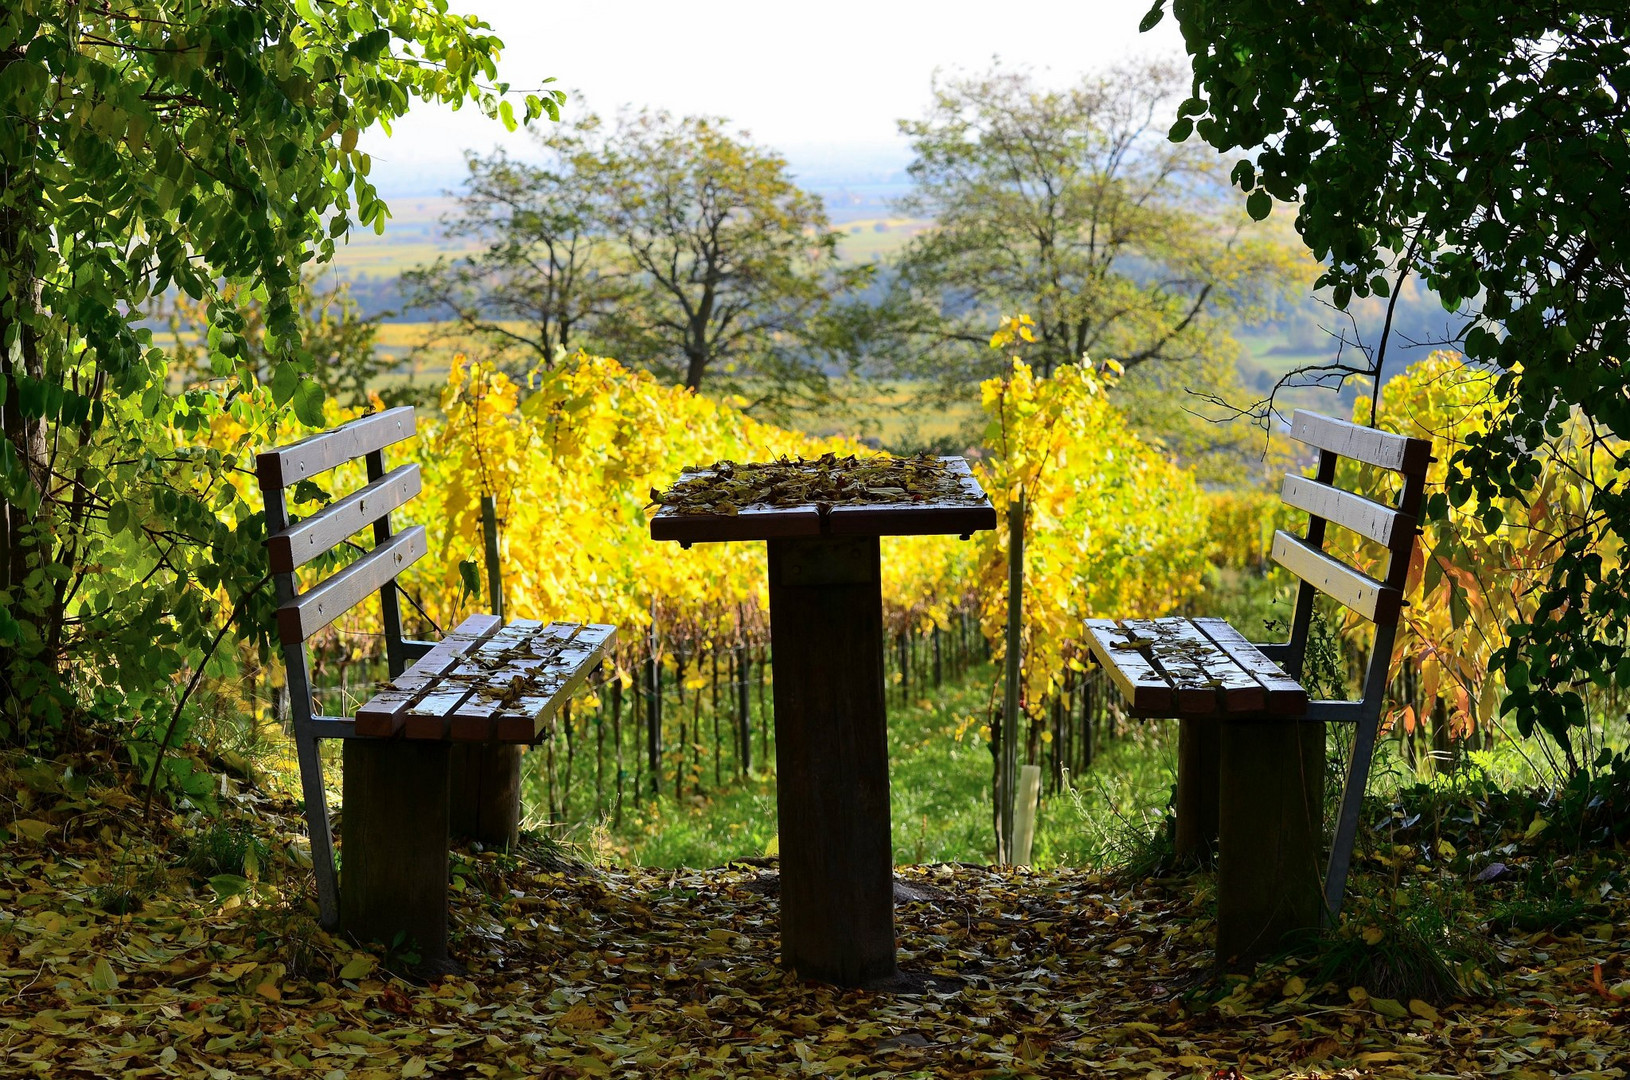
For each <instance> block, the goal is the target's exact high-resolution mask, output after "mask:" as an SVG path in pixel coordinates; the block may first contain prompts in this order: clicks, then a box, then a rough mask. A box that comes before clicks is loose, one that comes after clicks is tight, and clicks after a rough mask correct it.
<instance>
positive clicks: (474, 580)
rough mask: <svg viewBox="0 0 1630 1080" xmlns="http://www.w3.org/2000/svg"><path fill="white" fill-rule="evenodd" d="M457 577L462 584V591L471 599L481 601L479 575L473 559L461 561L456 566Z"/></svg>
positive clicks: (478, 569)
mask: <svg viewBox="0 0 1630 1080" xmlns="http://www.w3.org/2000/svg"><path fill="white" fill-rule="evenodd" d="M458 576H459V578H460V579H461V580H462V581H463V582H464V591H465V593H466V594H468V595H469V596H470V597H471V599H474V600H480V599H481V574H480V568H479V567H477V566H476V564H475V560H473V559H461V560H459V564H458Z"/></svg>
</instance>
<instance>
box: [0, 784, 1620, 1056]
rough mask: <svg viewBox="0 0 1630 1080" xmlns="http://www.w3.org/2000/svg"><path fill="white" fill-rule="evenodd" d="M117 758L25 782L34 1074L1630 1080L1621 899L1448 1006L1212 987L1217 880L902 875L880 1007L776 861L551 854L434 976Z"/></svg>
mask: <svg viewBox="0 0 1630 1080" xmlns="http://www.w3.org/2000/svg"><path fill="white" fill-rule="evenodd" d="M94 764H95V763H94V762H91V763H89V765H87V764H85V763H82V765H81V768H80V770H79V772H78V773H77V774H76V773H74V772H68V771H66V770H63V769H62V768H61V766H52V765H46V764H44V763H32V764H28V765H26V766H23V767H19V762H18V761H17V760H16V759H12V760H11V761H10V762H9V763H7V764H6V767H5V770H4V775H3V777H0V779H3V780H4V781H5V783H4V786H0V800H3V806H0V809H3V816H0V827H3V828H4V832H5V834H6V835H4V836H0V840H3V842H4V855H5V858H4V863H3V868H0V1074H3V1075H6V1076H26V1075H41V1076H51V1077H71V1076H79V1075H87V1076H97V1077H108V1076H187V1077H194V1076H209V1077H212V1078H225V1077H231V1076H258V1075H267V1076H273V1075H275V1076H309V1077H325V1078H327V1077H333V1078H338V1077H341V1076H354V1077H397V1076H406V1077H412V1076H431V1075H446V1076H488V1077H500V1076H514V1077H530V1076H546V1077H578V1076H641V1077H643V1076H698V1077H701V1076H773V1075H789V1076H809V1075H822V1074H825V1075H836V1076H933V1077H938V1076H989V1077H1003V1076H1032V1075H1036V1076H1061V1077H1062V1076H1070V1077H1075V1076H1099V1075H1103V1076H1123V1077H1136V1078H1150V1080H1165V1078H1169V1077H1205V1078H1217V1080H1223V1078H1227V1080H1234V1078H1237V1077H1250V1078H1257V1077H1274V1076H1304V1077H1312V1076H1326V1077H1329V1076H1338V1075H1340V1076H1407V1077H1423V1076H1489V1075H1501V1074H1504V1075H1508V1076H1512V1077H1553V1076H1575V1077H1622V1076H1625V1075H1626V1061H1627V1058H1626V1055H1627V1053H1630V1033H1627V1024H1630V1009H1627V1008H1626V994H1630V987H1627V986H1625V985H1621V984H1623V983H1624V980H1626V979H1630V971H1627V970H1626V958H1625V952H1624V948H1625V939H1626V937H1627V936H1630V910H1627V905H1626V904H1625V903H1624V901H1623V899H1622V897H1619V896H1617V895H1616V894H1615V895H1613V896H1610V897H1609V898H1608V900H1607V902H1606V904H1605V905H1604V906H1601V907H1598V908H1594V909H1592V910H1593V912H1594V914H1593V915H1592V916H1591V917H1592V918H1597V917H1599V918H1600V921H1597V922H1587V923H1586V924H1584V925H1579V926H1575V927H1571V928H1568V929H1566V930H1563V931H1556V932H1553V931H1541V932H1538V933H1526V932H1517V931H1512V932H1510V933H1507V934H1503V935H1500V934H1496V935H1494V936H1492V937H1491V938H1490V939H1489V945H1490V948H1491V951H1492V953H1493V954H1494V955H1495V956H1496V957H1497V958H1498V960H1499V961H1500V962H1501V963H1502V964H1503V965H1504V967H1503V972H1502V974H1501V975H1500V976H1499V980H1498V988H1497V990H1496V991H1495V992H1494V993H1493V994H1491V995H1489V996H1487V997H1485V998H1482V999H1478V1000H1462V1001H1446V1002H1443V1003H1440V1004H1438V1005H1436V1006H1434V1005H1432V1004H1429V1003H1428V1002H1426V1001H1424V1000H1413V1001H1401V1000H1392V999H1388V998H1382V997H1379V996H1373V997H1372V996H1370V995H1369V994H1368V993H1367V992H1366V988H1363V987H1357V986H1347V985H1340V984H1338V983H1337V982H1328V983H1325V984H1322V985H1312V984H1311V982H1310V981H1309V977H1308V972H1309V971H1311V970H1313V969H1312V968H1311V967H1309V966H1308V965H1307V964H1306V963H1305V962H1298V961H1289V960H1287V961H1285V962H1283V963H1281V964H1279V965H1275V966H1270V967H1267V968H1264V969H1262V970H1260V971H1259V972H1258V973H1257V974H1256V975H1255V976H1254V977H1253V978H1251V979H1243V978H1235V979H1227V978H1224V979H1219V978H1216V977H1215V976H1214V975H1213V973H1212V956H1211V953H1210V951H1209V949H1208V941H1209V939H1210V936H1211V932H1212V923H1211V921H1210V918H1209V917H1208V915H1207V901H1208V895H1209V885H1208V883H1207V879H1206V878H1204V877H1194V878H1174V879H1169V880H1164V881H1156V882H1141V883H1117V882H1116V880H1115V879H1113V878H1110V877H1106V876H1104V875H1101V874H1097V873H1087V872H1080V871H1057V872H1048V873H1045V874H1032V873H1026V872H1023V871H993V870H990V869H987V868H981V867H975V866H968V865H961V864H942V865H934V866H925V867H911V868H902V869H901V870H900V871H899V881H900V885H899V887H898V888H897V894H898V895H897V905H896V912H897V921H898V926H899V936H900V959H901V963H902V967H903V968H904V969H905V970H906V971H908V972H912V973H915V974H917V975H918V976H923V977H924V978H921V979H920V980H919V983H920V989H919V991H918V992H915V993H878V992H858V991H841V990H836V989H833V988H830V987H826V986H822V985H817V984H813V983H806V982H801V981H799V980H797V979H795V978H793V977H791V976H789V975H787V974H786V973H784V972H783V971H782V970H781V969H780V968H779V966H778V964H777V948H778V945H777V933H776V911H777V900H776V888H775V878H774V874H773V870H774V867H773V864H772V863H762V862H760V863H754V864H743V863H738V864H733V865H731V866H728V867H725V868H720V869H713V870H704V871H651V870H638V869H624V870H608V869H603V868H590V867H583V866H577V865H572V864H569V863H566V862H563V861H562V860H560V859H559V858H557V857H555V855H554V853H552V852H551V851H549V849H547V848H546V847H543V846H542V845H537V844H532V845H523V846H525V847H526V848H527V850H528V851H531V852H533V853H534V855H535V856H536V857H528V856H526V855H524V854H523V855H520V856H510V855H500V854H495V853H482V854H471V853H458V854H456V855H455V872H456V878H455V887H456V889H457V890H458V891H457V892H456V893H455V900H454V903H455V909H456V910H455V926H456V936H455V939H454V951H455V953H456V954H457V955H458V956H460V957H461V958H462V959H463V960H464V961H465V962H466V963H467V964H468V968H469V970H468V974H467V975H465V976H462V977H448V978H442V979H440V980H438V981H436V982H433V983H429V984H425V983H421V982H418V981H415V980H413V979H411V978H406V977H403V976H402V975H399V974H392V972H393V971H398V972H407V971H408V970H409V968H410V966H411V956H408V955H402V954H393V953H391V952H389V951H388V950H385V949H381V948H367V949H364V948H359V947H357V946H355V945H353V944H351V943H349V942H345V941H343V940H340V939H338V938H336V937H332V936H329V935H327V934H324V933H321V932H320V931H318V930H316V928H315V927H314V925H313V922H312V919H311V916H310V913H309V905H308V902H307V901H306V899H305V895H306V893H307V892H308V891H309V873H308V872H307V871H305V870H304V869H303V863H305V862H306V861H308V860H307V859H306V857H305V855H304V849H303V841H302V840H301V839H300V833H301V829H300V822H299V819H298V818H297V817H295V816H294V815H293V814H292V813H291V812H290V811H291V808H290V807H288V806H286V805H277V804H274V803H273V802H272V801H270V800H268V799H266V798H264V797H262V796H260V795H259V794H257V793H255V792H254V791H253V790H252V789H248V788H246V787H244V786H242V785H237V784H234V783H233V782H232V781H230V780H225V781H223V784H224V787H225V791H224V792H223V794H222V795H221V796H220V797H219V804H220V808H219V811H218V813H217V814H216V815H215V817H214V818H213V819H210V818H206V817H205V816H203V815H188V816H182V815H178V814H175V813H173V812H170V811H162V812H160V813H158V814H157V815H156V819H157V820H156V822H155V824H153V825H147V824H144V822H143V820H142V818H141V817H140V813H139V811H140V802H139V798H138V797H137V796H135V795H133V794H131V791H130V789H129V788H127V787H124V786H121V785H120V784H119V783H118V782H117V780H118V776H117V774H116V773H115V772H113V770H111V769H107V770H105V771H103V772H100V773H98V772H97V771H96V770H95V768H94ZM87 768H89V769H90V771H89V777H88V779H87V778H86V777H87V774H86V769H87ZM222 820H226V821H228V822H237V823H238V824H237V825H230V824H229V825H227V826H225V827H223V826H222V825H221V824H219V823H220V821H222ZM245 856H247V857H246V858H245ZM234 859H236V860H239V863H238V865H235V866H231V867H227V866H226V865H225V864H226V863H228V862H231V861H232V860H234ZM1513 861H1514V860H1513ZM110 909H111V910H110ZM121 909H126V910H125V913H124V914H118V913H117V912H118V911H120V910H121ZM1377 932H1380V931H1377ZM1298 963H1300V964H1301V965H1302V966H1300V967H1298V966H1295V965H1296V964H1298Z"/></svg>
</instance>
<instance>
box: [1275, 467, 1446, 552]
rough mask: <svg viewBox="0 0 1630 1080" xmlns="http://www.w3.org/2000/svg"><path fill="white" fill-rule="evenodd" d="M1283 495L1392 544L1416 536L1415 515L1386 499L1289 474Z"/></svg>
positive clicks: (1291, 503) (1310, 510)
mask: <svg viewBox="0 0 1630 1080" xmlns="http://www.w3.org/2000/svg"><path fill="white" fill-rule="evenodd" d="M1280 498H1281V499H1283V500H1284V502H1285V505H1287V506H1294V507H1295V508H1296V509H1298V510H1306V511H1307V512H1308V513H1310V514H1313V515H1314V516H1316V517H1322V518H1324V519H1325V520H1326V521H1333V522H1335V523H1336V524H1337V525H1340V526H1341V527H1342V528H1344V529H1351V530H1352V531H1353V532H1356V533H1358V534H1359V535H1360V536H1363V537H1365V538H1367V539H1370V540H1374V541H1375V542H1376V543H1378V544H1383V545H1385V546H1387V547H1390V548H1407V547H1408V546H1409V544H1410V543H1411V542H1413V540H1414V529H1415V519H1414V518H1412V517H1410V516H1408V515H1407V514H1403V513H1400V512H1399V511H1397V510H1395V509H1393V508H1392V507H1390V506H1387V505H1386V504H1384V503H1378V502H1375V501H1374V500H1372V499H1366V498H1365V497H1364V496H1362V495H1357V494H1354V493H1353V492H1351V491H1343V490H1342V489H1341V488H1338V487H1331V486H1330V485H1328V484H1321V483H1319V482H1318V481H1317V480H1313V479H1310V478H1309V477H1306V476H1296V475H1287V476H1286V477H1285V482H1284V486H1283V487H1282V488H1281V489H1280Z"/></svg>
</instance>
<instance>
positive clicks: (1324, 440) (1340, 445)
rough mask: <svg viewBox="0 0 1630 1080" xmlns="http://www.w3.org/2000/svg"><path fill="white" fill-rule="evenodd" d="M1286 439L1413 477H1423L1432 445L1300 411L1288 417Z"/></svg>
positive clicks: (1429, 461) (1422, 440)
mask: <svg viewBox="0 0 1630 1080" xmlns="http://www.w3.org/2000/svg"><path fill="white" fill-rule="evenodd" d="M1290 436H1291V438H1293V439H1295V440H1297V441H1298V442H1303V443H1306V444H1307V445H1309V446H1316V447H1318V448H1319V449H1320V450H1329V451H1330V452H1331V453H1333V454H1336V455H1338V456H1340V457H1344V458H1352V459H1353V460H1355V461H1362V462H1364V463H1365V464H1368V465H1379V466H1380V467H1381V468H1383V469H1391V470H1393V471H1394V472H1401V473H1407V474H1410V475H1413V476H1425V475H1426V467H1427V465H1428V464H1430V463H1431V460H1432V444H1431V443H1430V442H1428V441H1427V440H1426V439H1411V438H1409V437H1408V436H1405V435H1395V434H1393V433H1392V432H1390V431H1380V430H1377V429H1376V428H1370V427H1361V426H1360V425H1358V424H1354V423H1351V422H1349V421H1347V420H1337V419H1336V418H1335V417H1333V416H1323V415H1321V414H1319V413H1313V412H1307V411H1305V410H1303V409H1297V410H1296V412H1295V414H1293V415H1292V416H1291V420H1290Z"/></svg>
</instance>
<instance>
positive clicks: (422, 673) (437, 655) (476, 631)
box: [356, 614, 504, 738]
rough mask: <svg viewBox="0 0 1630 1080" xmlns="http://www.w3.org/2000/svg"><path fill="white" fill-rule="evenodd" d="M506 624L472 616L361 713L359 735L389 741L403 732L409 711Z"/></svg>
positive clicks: (373, 699)
mask: <svg viewBox="0 0 1630 1080" xmlns="http://www.w3.org/2000/svg"><path fill="white" fill-rule="evenodd" d="M503 624H504V622H503V620H502V619H500V618H499V617H498V616H496V615H485V614H481V615H471V616H470V617H469V618H467V619H465V620H464V621H463V622H461V623H459V624H458V626H456V627H455V628H454V629H453V631H452V632H451V633H450V634H448V635H447V636H446V637H444V638H442V639H441V640H440V641H439V642H437V643H436V644H435V645H434V646H432V647H431V649H430V651H429V652H427V653H425V654H424V655H423V656H421V657H419V659H418V660H416V661H414V663H413V666H412V667H410V668H408V669H407V670H406V671H404V672H402V674H400V675H398V676H397V677H396V678H394V679H392V680H391V681H390V682H389V683H388V684H387V685H386V687H385V689H384V690H382V691H380V692H379V693H377V694H375V695H374V696H373V697H372V698H370V699H369V700H368V702H367V703H366V704H365V705H363V706H362V707H361V708H360V709H358V710H357V717H356V719H357V734H358V735H363V736H370V737H373V738H389V737H391V736H393V735H395V734H396V733H397V732H399V731H401V730H402V723H403V719H404V717H405V715H406V713H407V710H408V707H409V706H410V705H412V704H413V702H414V701H416V700H417V699H418V697H419V695H420V694H422V693H423V692H424V691H425V689H426V688H427V687H429V686H430V685H431V684H432V683H434V682H435V681H436V680H437V679H438V678H440V677H441V676H442V675H443V674H445V673H446V672H447V671H448V670H449V669H451V668H452V667H453V665H454V664H456V663H458V661H459V658H460V657H462V656H463V655H464V653H465V652H466V651H467V650H469V649H472V648H474V647H475V646H476V645H479V644H480V643H481V642H483V641H485V640H486V639H487V638H488V637H489V636H491V635H492V634H493V633H494V632H495V631H496V630H497V629H498V628H499V627H500V626H502V625H503Z"/></svg>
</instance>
